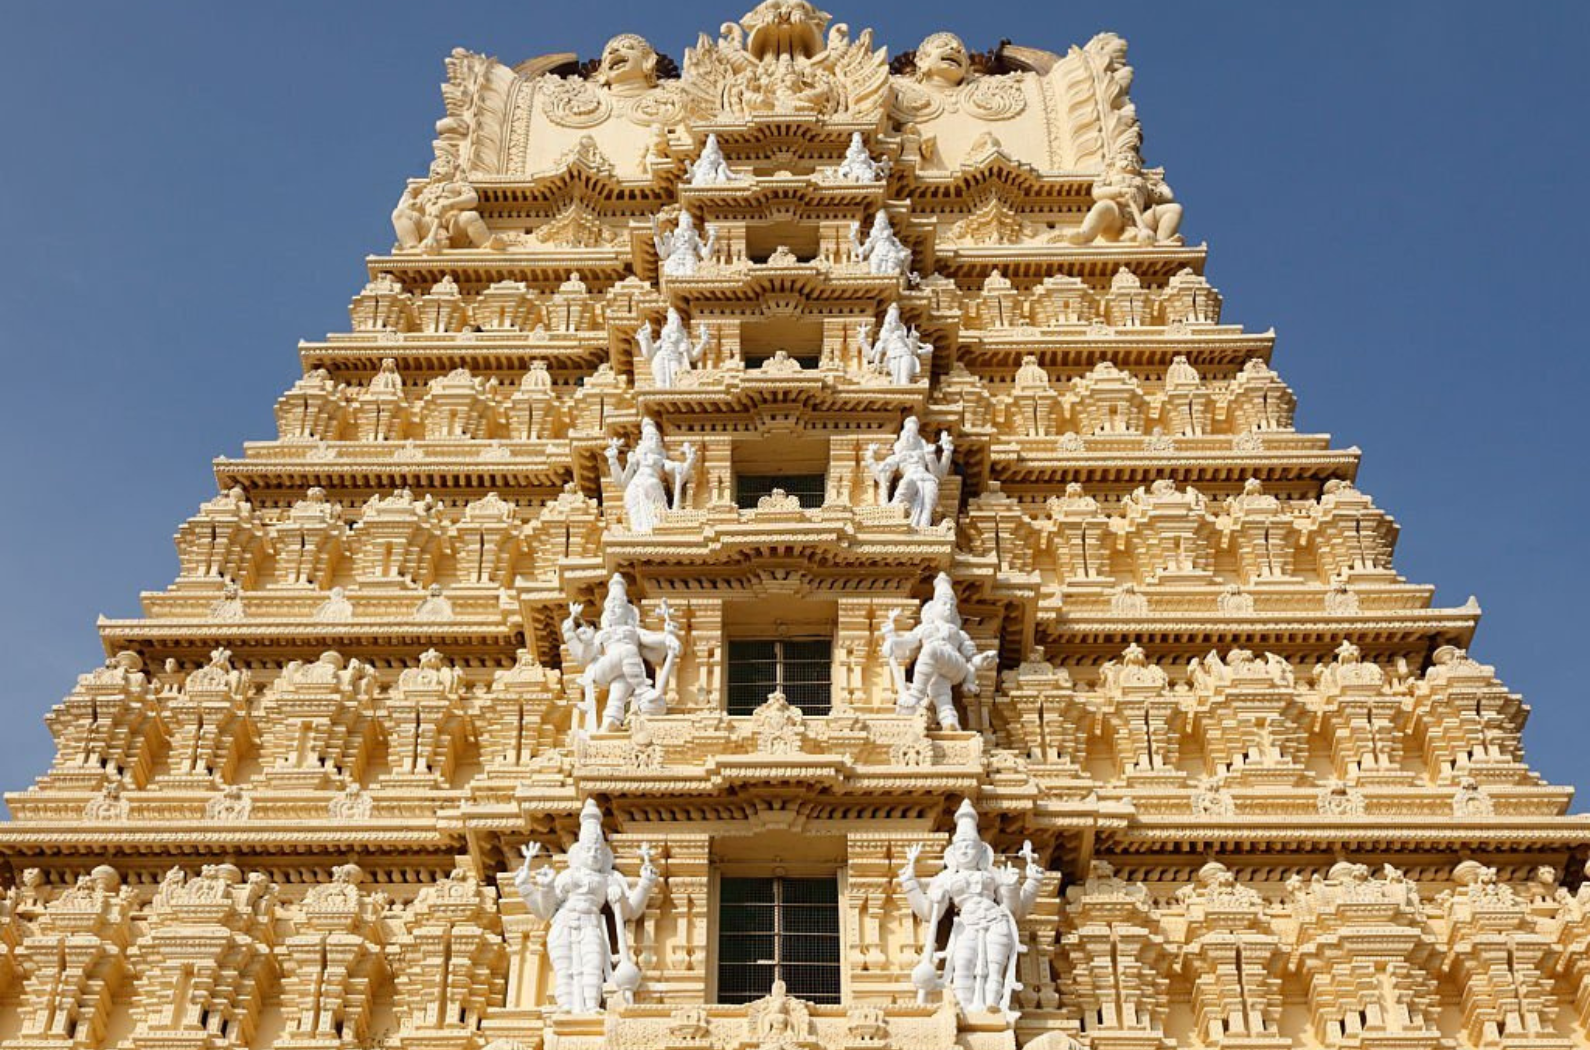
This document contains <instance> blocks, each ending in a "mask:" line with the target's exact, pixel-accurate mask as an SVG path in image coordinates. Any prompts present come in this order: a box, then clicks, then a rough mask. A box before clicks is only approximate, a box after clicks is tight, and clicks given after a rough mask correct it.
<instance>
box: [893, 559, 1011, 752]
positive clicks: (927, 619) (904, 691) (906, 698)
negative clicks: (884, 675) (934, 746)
mask: <svg viewBox="0 0 1590 1050" xmlns="http://www.w3.org/2000/svg"><path fill="white" fill-rule="evenodd" d="M899 615H900V614H899V610H896V609H891V610H889V616H888V619H886V620H885V621H884V624H883V645H882V649H883V655H884V657H885V658H886V659H887V660H888V661H889V670H890V672H891V673H892V674H893V676H894V685H895V694H896V699H895V705H894V709H895V712H896V713H897V714H902V715H914V714H916V713H917V712H918V711H920V710H922V709H923V707H924V705H926V704H931V705H932V709H933V714H934V717H935V718H937V719H938V724H939V726H940V728H942V729H952V730H953V729H959V728H960V727H961V720H960V716H959V715H957V714H956V713H955V699H954V695H953V692H952V690H953V689H954V687H955V686H960V687H961V691H962V692H965V693H972V694H975V693H976V692H977V688H978V687H977V672H979V671H981V670H983V669H984V668H986V667H992V666H993V665H994V664H995V663H997V662H998V661H999V653H998V652H996V651H994V650H988V651H986V652H979V651H978V649H977V643H976V642H974V641H972V637H971V635H969V634H967V633H966V631H965V630H963V629H962V627H961V613H960V606H959V604H958V603H957V602H956V600H955V587H954V584H952V583H951V582H950V578H949V577H948V576H947V575H945V574H944V573H939V575H938V578H937V579H936V580H934V581H933V597H932V598H930V599H928V600H927V601H925V602H923V603H922V612H921V615H920V617H919V618H918V623H917V625H916V626H915V627H913V628H911V630H909V631H905V632H903V633H902V632H901V631H899V630H898V629H897V628H896V627H895V620H896V619H897V618H898V617H899ZM907 661H912V663H911V679H910V681H907V680H906V677H905V668H904V666H903V665H904V664H905V663H906V662H907Z"/></svg>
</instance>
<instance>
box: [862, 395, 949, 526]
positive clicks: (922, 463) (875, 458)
mask: <svg viewBox="0 0 1590 1050" xmlns="http://www.w3.org/2000/svg"><path fill="white" fill-rule="evenodd" d="M881 451H882V448H881V447H880V446H879V445H878V444H877V443H876V442H874V443H873V444H871V445H868V446H867V465H868V467H869V469H871V471H872V476H873V478H874V479H875V480H876V481H877V483H878V502H879V503H888V504H891V505H893V506H899V507H904V508H906V513H907V516H908V517H909V518H910V521H911V525H912V527H914V528H918V529H926V528H930V527H932V525H933V510H934V508H935V507H936V506H938V502H939V483H940V482H942V481H943V480H944V477H945V475H947V474H949V472H950V463H951V462H952V460H953V459H954V457H955V439H954V438H952V437H950V432H949V431H948V430H942V431H940V432H939V441H938V451H937V452H935V451H934V446H932V445H930V444H928V443H927V441H926V440H925V439H924V438H923V437H922V424H921V423H919V422H918V421H917V418H916V417H915V416H908V417H907V418H906V421H905V423H904V425H902V426H901V427H900V436H899V437H898V438H896V439H895V442H894V446H893V448H892V449H891V450H890V452H889V454H888V455H887V456H884V457H882V458H881V459H880V458H879V453H880V452H881ZM897 476H898V478H899V481H898V483H896V482H895V478H896V477H897ZM891 485H892V486H893V495H891V494H890V487H891Z"/></svg>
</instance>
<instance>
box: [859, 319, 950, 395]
mask: <svg viewBox="0 0 1590 1050" xmlns="http://www.w3.org/2000/svg"><path fill="white" fill-rule="evenodd" d="M871 331H872V322H870V321H862V322H861V323H860V325H859V326H858V327H857V329H856V341H857V342H858V343H860V344H861V356H862V359H863V360H865V361H866V362H867V363H868V364H869V365H872V366H874V367H876V368H882V369H883V370H884V371H885V372H888V373H889V382H891V383H893V384H894V385H895V386H909V385H910V384H911V383H914V382H916V379H917V377H918V376H920V375H921V374H922V363H923V361H924V360H928V361H931V360H932V357H933V345H932V344H931V343H929V342H927V341H926V340H924V339H923V338H921V337H920V336H918V335H917V332H916V329H915V328H907V327H906V326H905V322H904V321H902V320H900V304H899V303H890V304H889V309H888V310H887V311H886V312H885V313H884V315H883V327H882V328H880V329H878V338H877V340H876V341H873V340H870V339H869V338H868V334H869V333H870V332H871Z"/></svg>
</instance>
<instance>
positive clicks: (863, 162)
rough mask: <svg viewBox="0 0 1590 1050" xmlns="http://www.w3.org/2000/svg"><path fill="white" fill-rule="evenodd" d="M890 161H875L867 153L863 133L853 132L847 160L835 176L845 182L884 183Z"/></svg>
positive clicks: (886, 159) (846, 154) (836, 170)
mask: <svg viewBox="0 0 1590 1050" xmlns="http://www.w3.org/2000/svg"><path fill="white" fill-rule="evenodd" d="M889 167H890V164H889V159H888V158H887V157H885V158H884V159H882V160H873V159H872V155H871V154H870V153H868V152H867V142H866V140H865V139H863V138H862V137H861V132H859V131H856V132H852V133H851V136H850V145H849V146H847V147H845V159H844V160H843V161H841V162H840V164H839V167H837V168H835V169H834V174H835V175H836V176H837V177H838V178H840V179H843V180H844V181H845V182H882V181H883V178H884V176H886V175H888V174H889Z"/></svg>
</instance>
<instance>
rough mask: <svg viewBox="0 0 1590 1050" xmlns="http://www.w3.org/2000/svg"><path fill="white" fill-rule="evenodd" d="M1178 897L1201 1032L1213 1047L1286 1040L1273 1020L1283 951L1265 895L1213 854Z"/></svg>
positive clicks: (1280, 1000) (1280, 999)
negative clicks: (1267, 910)
mask: <svg viewBox="0 0 1590 1050" xmlns="http://www.w3.org/2000/svg"><path fill="white" fill-rule="evenodd" d="M1176 898H1177V901H1178V902H1179V903H1180V904H1181V905H1182V906H1183V907H1184V909H1185V911H1184V920H1185V926H1184V929H1183V934H1182V936H1183V947H1182V951H1181V960H1182V963H1181V964H1182V966H1184V967H1186V968H1188V969H1190V971H1191V975H1192V1006H1193V1011H1194V1014H1195V1018H1196V1024H1197V1030H1198V1033H1199V1035H1200V1036H1201V1037H1202V1038H1203V1039H1204V1040H1205V1041H1206V1042H1207V1044H1208V1045H1209V1046H1211V1047H1222V1046H1233V1047H1242V1048H1243V1050H1249V1048H1253V1050H1257V1048H1258V1047H1260V1046H1274V1047H1276V1048H1277V1050H1279V1048H1280V1047H1287V1046H1290V1045H1292V1044H1291V1041H1290V1040H1288V1039H1284V1038H1282V1037H1281V1035H1280V1027H1279V1026H1280V1021H1281V1010H1282V1007H1283V1006H1284V1005H1285V1002H1284V996H1283V994H1282V981H1281V976H1282V968H1283V965H1284V963H1285V960H1286V951H1285V948H1284V947H1283V945H1282V944H1281V941H1280V939H1279V937H1277V936H1276V934H1275V932H1274V930H1273V929H1272V927H1271V922H1270V918H1269V916H1268V915H1266V914H1265V907H1264V900H1263V898H1261V897H1260V896H1259V895H1258V893H1256V892H1254V891H1253V890H1252V889H1250V888H1248V887H1247V886H1244V885H1242V884H1241V883H1240V882H1238V881H1237V880H1236V877H1235V876H1234V875H1233V874H1232V873H1231V871H1230V869H1228V868H1227V867H1226V866H1225V865H1224V864H1220V863H1218V862H1215V861H1211V862H1209V863H1208V864H1205V865H1204V866H1203V868H1201V869H1200V870H1199V872H1198V880H1197V882H1195V883H1192V884H1189V885H1187V886H1185V887H1183V888H1182V889H1181V890H1179V891H1178V892H1177V894H1176Z"/></svg>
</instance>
